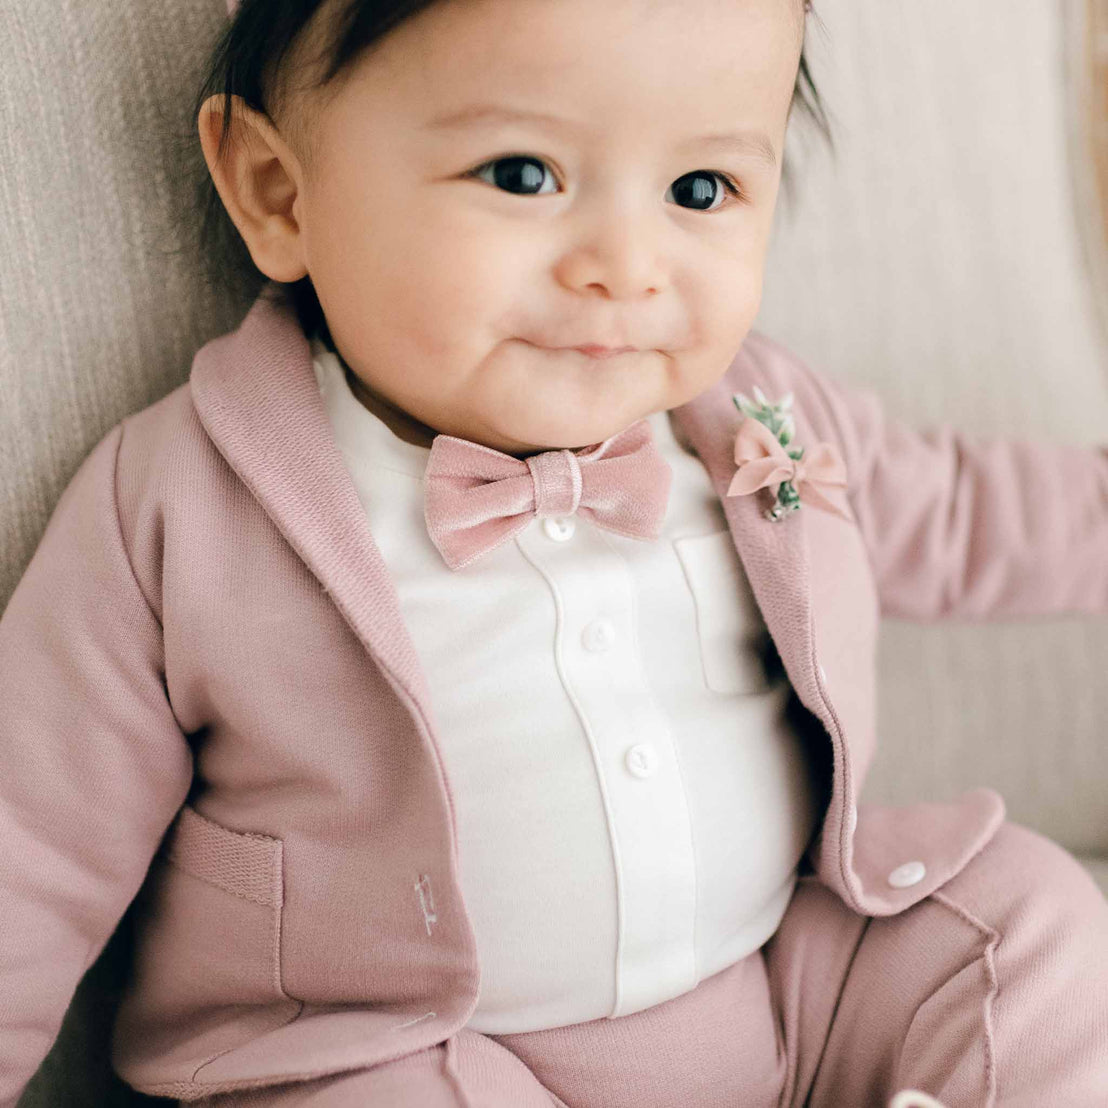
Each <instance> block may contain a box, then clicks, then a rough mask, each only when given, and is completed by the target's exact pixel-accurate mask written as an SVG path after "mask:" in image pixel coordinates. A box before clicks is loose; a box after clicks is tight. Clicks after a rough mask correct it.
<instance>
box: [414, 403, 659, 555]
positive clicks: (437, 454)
mask: <svg viewBox="0 0 1108 1108" xmlns="http://www.w3.org/2000/svg"><path fill="white" fill-rule="evenodd" d="M672 478H673V474H672V472H671V470H670V467H669V463H668V462H667V461H666V460H665V459H664V458H663V457H662V456H661V454H660V453H659V452H658V449H657V447H656V446H655V445H654V438H653V435H652V433H651V430H650V424H649V423H647V421H646V420H645V419H640V420H639V421H638V422H637V423H633V424H632V425H631V426H630V427H628V428H626V429H625V430H623V431H620V432H619V433H618V434H616V435H612V436H611V437H610V438H607V439H605V440H604V441H603V442H602V443H599V444H597V445H594V446H586V447H582V448H581V449H580V450H546V451H543V452H542V453H541V454H534V455H532V456H531V457H529V458H515V457H513V456H512V455H511V454H504V453H502V452H501V451H499V450H494V449H492V447H489V446H483V445H481V444H480V443H475V442H470V441H469V440H468V439H461V438H456V437H455V436H453V435H436V436H435V438H434V441H433V442H432V443H431V455H430V457H429V458H428V461H427V469H426V470H425V472H424V518H425V519H426V521H427V533H428V534H429V535H430V536H431V541H432V542H433V543H434V544H435V546H437V547H438V549H439V552H440V553H441V554H442V556H443V559H444V560H445V562H446V564H447V565H448V566H450V568H451V569H461V568H462V566H465V565H468V564H469V563H470V562H472V561H473V560H474V559H475V558H477V557H479V556H480V555H481V554H483V553H485V552H486V551H488V550H492V549H493V548H494V547H497V546H500V545H501V543H505V542H507V541H508V540H509V539H510V538H511V537H512V536H513V535H514V534H516V532H518V531H520V530H522V529H523V528H524V527H526V526H527V524H528V523H529V522H530V521H531V519H532V518H533V517H534V516H540V517H546V516H568V515H572V514H573V513H575V512H576V513H577V514H579V515H581V516H584V517H585V518H587V519H590V520H592V522H594V523H595V524H596V525H597V526H598V527H604V528H606V529H607V530H609V531H616V532H618V533H619V534H621V535H628V536H630V537H632V538H651V539H653V538H657V537H658V535H659V534H660V532H661V527H662V521H663V519H664V517H665V511H666V504H667V502H668V500H669V489H670V483H671V481H672Z"/></svg>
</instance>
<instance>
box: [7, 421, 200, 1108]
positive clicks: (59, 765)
mask: <svg viewBox="0 0 1108 1108" xmlns="http://www.w3.org/2000/svg"><path fill="white" fill-rule="evenodd" d="M125 423H126V421H124V422H123V423H120V424H119V425H117V426H116V427H115V428H114V429H113V430H112V431H110V432H109V433H108V434H107V435H106V436H105V437H104V438H103V439H101V440H100V442H99V443H98V444H97V445H96V447H95V448H94V449H93V450H92V452H91V453H90V454H89V455H88V456H87V457H86V458H85V460H84V461H83V462H82V464H81V466H80V467H79V468H78V470H77V472H76V473H75V474H74V476H73V478H72V479H71V481H70V483H69V484H68V486H67V487H66V489H65V491H64V492H63V494H62V496H61V498H60V500H59V501H58V503H57V505H56V507H55V509H54V512H53V514H52V516H51V517H50V520H49V522H48V524H47V527H46V530H45V532H44V533H43V536H42V538H41V540H40V542H39V545H38V547H37V549H36V550H35V552H34V554H33V556H32V558H31V561H30V562H29V564H28V566H27V568H26V570H25V572H24V574H23V576H22V577H21V579H20V580H19V583H18V584H17V585H16V588H15V591H14V593H13V594H12V596H11V599H10V600H9V602H8V605H7V607H6V608H5V610H4V612H3V615H2V616H0V767H2V768H0V1108H14V1105H15V1104H16V1101H17V1100H18V1098H19V1095H20V1093H21V1091H22V1090H23V1088H24V1087H25V1086H26V1084H27V1082H28V1081H29V1080H30V1078H31V1077H32V1076H33V1075H34V1073H35V1071H36V1070H37V1069H38V1067H39V1065H40V1063H41V1062H42V1059H43V1058H44V1057H45V1056H46V1054H47V1053H48V1051H49V1049H50V1047H51V1045H52V1044H53V1042H54V1040H55V1038H56V1037H57V1034H58V1031H59V1028H60V1026H61V1022H62V1019H63V1017H64V1015H65V1012H66V1009H67V1007H68V1005H69V1002H70V1000H71V998H72V996H73V993H74V992H75V990H76V987H77V985H78V984H79V983H80V980H81V978H82V976H83V975H84V973H85V971H86V970H87V969H88V968H89V966H90V965H91V964H92V963H93V962H94V961H95V960H96V958H97V957H98V956H99V954H100V951H101V950H102V949H103V947H104V945H105V944H106V942H107V940H108V939H109V938H110V937H111V934H112V932H113V931H114V930H115V927H116V925H117V924H118V922H119V920H120V918H121V917H122V915H123V913H124V912H125V911H126V909H127V907H128V905H129V904H130V902H131V901H132V899H133V898H134V896H135V894H136V893H137V892H138V890H139V888H140V886H141V885H142V882H143V879H144V877H145V875H146V871H147V869H148V867H149V864H150V861H151V859H152V857H153V855H154V853H155V851H156V850H157V848H158V846H159V844H160V840H161V838H162V836H163V834H164V832H165V830H166V829H167V827H168V825H169V823H170V822H171V820H172V819H173V817H174V815H175V813H176V812H177V810H178V809H179V808H180V806H181V804H182V803H183V802H184V800H185V797H186V795H187V792H188V788H189V784H190V781H191V777H192V759H191V750H190V747H189V744H188V742H187V740H186V737H185V735H184V734H183V732H182V730H181V728H180V727H179V726H178V724H177V721H176V719H175V717H174V714H173V711H172V709H171V707H170V704H169V702H168V696H167V692H166V687H165V684H164V680H163V670H164V650H163V640H162V629H161V625H160V623H159V621H158V619H157V618H156V616H155V614H154V612H153V611H152V610H151V608H150V606H149V605H148V604H147V601H146V599H145V597H144V595H143V593H142V591H141V589H140V588H139V585H138V582H137V581H136V579H135V575H134V573H133V572H132V569H131V563H130V561H129V558H128V554H127V550H126V549H125V546H124V541H123V535H122V533H121V531H120V524H119V516H118V513H117V508H116V483H115V482H116V464H117V455H118V451H119V447H120V442H121V440H122V437H123V434H124V425H125Z"/></svg>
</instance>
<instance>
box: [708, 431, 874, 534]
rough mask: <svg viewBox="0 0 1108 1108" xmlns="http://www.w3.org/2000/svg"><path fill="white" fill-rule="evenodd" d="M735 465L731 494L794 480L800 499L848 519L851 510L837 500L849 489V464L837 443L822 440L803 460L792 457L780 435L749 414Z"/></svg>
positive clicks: (739, 437) (737, 444)
mask: <svg viewBox="0 0 1108 1108" xmlns="http://www.w3.org/2000/svg"><path fill="white" fill-rule="evenodd" d="M735 464H736V465H738V467H739V468H738V471H737V472H736V473H735V476H734V477H733V478H732V479H731V484H730V486H729V487H728V489H727V495H728V496H742V495H744V494H745V493H750V492H754V491H756V490H757V489H761V488H765V487H766V486H768V485H779V484H780V483H781V482H782V481H792V483H793V486H794V488H795V489H796V491H797V494H798V495H799V497H800V499H801V500H802V501H803V502H804V503H805V504H811V505H812V506H813V507H814V508H822V509H823V510H824V511H825V512H831V513H832V514H834V515H837V516H840V517H841V518H842V519H845V520H847V521H848V522H853V519H852V517H851V515H850V513H849V509H848V508H846V507H845V506H840V505H839V504H835V503H833V501H832V500H831V499H830V498H829V497H830V496H834V497H835V499H839V493H838V491H837V490H840V489H845V488H846V464H845V463H844V462H843V459H842V455H841V454H840V453H839V451H838V449H837V448H836V447H835V445H834V444H833V443H830V442H819V443H816V445H815V448H814V449H813V450H812V452H811V453H810V454H808V453H807V452H805V456H804V457H802V458H801V459H800V460H799V461H797V459H795V458H791V457H789V454H788V452H787V451H786V450H785V448H784V447H783V446H782V445H781V443H780V442H779V441H778V439H777V436H776V435H775V434H774V433H773V432H772V431H771V430H770V429H769V428H768V427H767V426H766V425H765V424H764V423H760V422H759V421H758V420H756V419H753V418H752V417H750V416H747V418H746V419H744V420H743V421H742V423H741V424H740V425H739V433H738V434H737V435H736V436H735Z"/></svg>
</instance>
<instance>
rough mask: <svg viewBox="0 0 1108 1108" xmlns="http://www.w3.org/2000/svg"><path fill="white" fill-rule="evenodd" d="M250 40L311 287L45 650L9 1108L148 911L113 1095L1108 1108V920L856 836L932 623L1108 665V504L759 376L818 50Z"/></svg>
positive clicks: (255, 174) (231, 164)
mask: <svg viewBox="0 0 1108 1108" xmlns="http://www.w3.org/2000/svg"><path fill="white" fill-rule="evenodd" d="M232 14H233V18H232V22H231V23H230V25H229V27H228V29H227V33H226V35H225V36H224V38H223V39H222V40H221V42H220V43H219V46H218V48H217V51H216V53H215V55H214V56H213V58H212V62H211V72H210V74H209V76H208V79H207V81H206V83H205V87H204V90H203V93H202V96H201V98H199V99H198V112H197V115H198V130H199V138H200V143H201V146H202V149H203V154H204V158H205V161H206V165H207V167H208V170H209V171H210V176H211V182H212V186H213V188H214V189H215V190H216V191H217V194H218V203H219V205H221V208H222V209H225V212H226V215H227V217H229V219H230V221H232V223H233V227H234V229H235V231H236V232H237V234H238V235H239V236H241V244H242V246H243V247H244V248H245V250H246V251H248V253H249V266H250V267H251V272H252V273H253V274H255V275H256V276H258V277H259V279H261V280H264V281H266V282H267V283H266V285H265V287H264V288H263V289H262V291H261V294H260V295H259V296H258V297H257V299H256V301H255V303H254V305H253V307H252V308H251V310H250V312H249V314H248V315H247V316H246V318H245V319H244V320H243V322H242V324H241V325H240V326H239V328H238V329H237V330H235V331H234V332H232V333H230V334H227V335H223V336H220V337H219V338H217V339H214V340H212V341H211V342H209V343H208V344H207V345H205V346H204V347H203V348H202V349H201V350H200V351H199V352H198V353H197V355H196V357H195V359H194V362H193V366H192V372H191V374H190V378H189V381H188V382H187V383H186V384H184V385H182V386H181V387H179V388H177V389H175V390H174V391H173V392H172V393H170V394H169V395H168V396H166V397H163V398H162V399H161V400H159V401H158V402H157V403H155V404H153V405H151V406H150V407H148V408H146V409H144V410H143V411H141V412H138V413H135V414H133V415H130V416H128V417H127V418H126V419H124V420H123V421H122V422H121V423H120V424H118V425H117V426H116V427H114V428H113V429H112V431H110V432H109V433H108V434H107V435H106V436H104V438H103V439H102V440H101V441H100V442H99V443H98V444H97V446H96V447H95V448H94V449H93V451H92V452H91V453H90V454H89V456H88V457H87V458H86V459H85V461H84V462H83V463H82V466H81V468H80V469H79V470H78V472H77V474H76V475H75V476H74V478H73V480H72V481H71V483H70V485H69V486H68V487H67V489H66V491H65V493H64V494H63V496H62V498H61V500H60V501H59V503H58V505H57V507H56V509H55V511H54V514H53V516H52V518H51V520H50V524H49V525H48V527H47V530H46V532H45V534H44V535H43V538H42V541H41V543H40V545H39V548H38V549H37V550H36V552H35V555H34V557H33V558H32V561H31V563H30V564H29V566H28V567H27V570H26V573H25V574H24V576H23V578H22V579H21V580H20V583H19V585H18V586H17V588H16V591H15V593H14V594H13V596H12V598H11V601H10V603H9V605H8V607H7V609H6V610H5V612H4V614H3V618H2V619H0V740H2V741H3V743H4V754H3V756H4V767H5V769H4V774H3V780H2V783H0V790H2V792H0V800H2V804H0V835H2V838H0V845H2V847H3V849H2V850H0V856H2V857H3V864H2V867H0V904H2V905H3V908H2V909H0V922H2V924H3V926H2V927H0V972H2V975H3V976H2V978H0V996H2V997H3V1000H4V1003H3V1008H2V1010H0V1011H2V1015H0V1108H10V1106H14V1105H15V1103H16V1100H17V1098H18V1096H19V1094H20V1091H21V1090H22V1089H23V1087H24V1086H25V1084H26V1082H27V1081H28V1080H29V1078H30V1077H31V1076H32V1075H33V1073H34V1072H35V1070H36V1068H37V1066H38V1065H39V1063H40V1062H41V1060H42V1058H43V1056H44V1055H45V1054H46V1052H47V1051H48V1049H49V1047H50V1044H51V1042H52V1041H53V1039H54V1037H55V1036H56V1034H57V1031H58V1028H59V1025H60V1023H61V1020H62V1017H63V1015H64V1013H65V1010H66V1006H67V1004H68V1003H69V1000H70V998H71V996H72V994H73V991H74V989H75V987H76V985H77V983H78V982H79V981H80V979H81V977H82V975H83V974H84V972H85V970H86V969H87V968H88V966H89V965H90V964H91V963H92V962H93V961H94V960H95V959H96V958H97V956H98V955H99V953H100V951H101V950H102V948H103V946H104V943H105V942H106V940H107V939H108V937H109V936H110V935H111V934H112V932H113V930H114V929H115V928H116V926H117V924H118V923H119V920H120V918H121V916H122V915H123V913H124V912H125V911H126V910H127V908H128V906H129V905H131V903H132V902H135V927H136V931H135V951H134V962H133V967H132V972H131V974H130V977H129V979H128V981H127V985H126V990H125V992H124V995H123V997H122V1001H121V1004H120V1006H119V1010H118V1014H117V1018H116V1022H115V1025H114V1031H113V1038H112V1062H113V1065H114V1067H115V1069H116V1070H117V1071H118V1073H119V1074H120V1075H121V1076H122V1077H123V1078H124V1079H125V1080H126V1081H127V1082H128V1083H129V1084H130V1085H132V1086H133V1087H134V1088H136V1089H138V1090H140V1091H142V1092H145V1093H149V1094H152V1095H156V1096H161V1097H168V1098H171V1099H176V1100H179V1101H180V1102H182V1103H185V1102H188V1103H196V1104H205V1105H212V1106H216V1108H233V1106H237V1105H251V1106H266V1108H269V1106H273V1108H285V1106H289V1108H291V1106H293V1105H297V1106H301V1105H311V1106H313V1108H355V1106H357V1108H400V1106H405V1108H407V1106H410V1108H435V1106H439V1105H441V1106H446V1105H457V1106H469V1108H477V1106H482V1108H531V1106H534V1108H539V1106H549V1105H560V1106H562V1108H632V1106H633V1108H675V1106H680V1108H721V1106H739V1105H741V1106H743V1108H785V1106H796V1108H800V1106H801V1105H809V1106H814V1108H863V1106H871V1105H872V1106H879V1108H885V1106H886V1105H888V1106H891V1108H913V1106H914V1108H922V1106H925V1105H931V1106H934V1105H941V1106H946V1108H985V1106H989V1108H1016V1106H1021V1108H1026V1106H1032V1105H1035V1106H1041V1105H1045V1104H1059V1105H1061V1104H1065V1105H1072V1106H1075V1108H1076V1106H1084V1105H1088V1106H1090V1108H1091V1106H1093V1105H1102V1104H1104V1103H1105V1102H1106V1099H1108V1047H1106V1046H1105V1043H1106V1042H1108V961H1106V959H1105V957H1104V955H1105V951H1106V950H1108V903H1106V902H1105V899H1104V897H1103V896H1102V895H1101V894H1100V892H1099V891H1098V890H1097V888H1096V886H1095V885H1094V883H1093V882H1092V880H1091V878H1090V877H1089V876H1088V875H1087V874H1086V873H1085V871H1084V870H1083V869H1082V867H1081V866H1080V865H1079V864H1078V863H1077V861H1076V860H1075V859H1074V858H1073V857H1072V856H1071V855H1070V854H1068V853H1067V852H1066V851H1065V850H1063V849H1062V848H1061V847H1060V846H1058V845H1057V844H1055V843H1052V842H1050V841H1049V840H1047V839H1045V838H1043V837H1042V836H1040V835H1038V834H1037V833H1035V832H1033V831H1031V830H1029V829H1027V828H1023V827H1021V826H1019V825H1017V824H1014V823H1011V822H1009V821H1006V820H1005V819H1004V805H1003V801H1002V799H1001V798H1000V796H999V795H998V794H997V793H995V792H994V791H993V790H991V789H988V788H981V789H974V790H972V791H970V792H969V793H967V794H965V795H964V796H962V797H960V798H959V799H958V800H957V801H954V802H951V803H948V804H935V803H930V804H917V805H913V806H910V807H908V808H888V807H879V806H873V805H859V804H858V803H857V797H858V795H859V793H860V791H861V787H862V782H863V780H864V776H865V772H866V768H867V766H868V765H869V762H870V760H871V758H872V756H873V748H874V744H875V725H874V718H873V717H874V681H875V675H874V650H875V644H876V639H877V628H878V623H879V619H880V616H881V615H884V614H888V615H899V616H905V617H910V618H918V619H934V618H940V617H955V616H958V617H966V616H974V617H982V616H998V617H999V616H1013V615H1023V614H1033V613H1044V614H1045V613H1057V612H1066V611H1068V612H1075V613H1077V612H1081V613H1087V614H1094V613H1095V614H1104V613H1105V612H1108V582H1106V580H1105V573H1104V565H1105V564H1106V562H1108V497H1106V496H1105V489H1106V487H1108V451H1106V450H1102V449H1093V450H1083V449H1079V448H1077V447H1071V446H1062V445H1048V444H1045V443H1028V442H1014V441H1013V442H1004V443H994V444H992V445H991V446H989V447H988V449H986V447H985V445H984V444H981V443H974V442H972V441H968V440H967V439H965V438H964V437H962V436H961V435H959V434H957V433H955V432H954V431H952V430H951V429H950V428H942V429H939V430H938V431H937V432H936V433H934V434H932V435H930V436H924V435H922V434H920V433H917V432H915V431H913V430H912V429H911V428H908V427H906V426H904V425H902V424H898V423H895V422H894V421H892V420H890V419H887V418H886V417H885V416H884V414H883V413H882V411H881V407H880V405H879V403H878V401H877V398H876V396H875V395H874V394H873V393H871V392H869V391H865V390H853V389H848V388H846V387H845V386H844V385H842V384H841V383H838V382H835V381H832V380H830V379H829V378H827V377H825V376H822V375H819V374H817V373H815V372H813V371H812V370H811V369H809V368H808V367H807V366H805V365H804V364H803V363H802V362H801V361H800V360H799V359H798V358H796V357H795V356H794V355H792V354H790V353H789V351H787V350H786V349H785V348H784V347H782V346H781V345H780V344H778V343H776V342H774V341H773V340H772V339H770V338H768V337H767V336H765V335H762V334H759V333H758V332H755V331H752V330H751V327H752V323H753V320H754V318H755V316H756V315H757V312H758V308H759V303H760V299H761V288H762V277H763V270H764V265H765V259H766V252H767V247H768V243H769V239H770V232H771V228H772V223H773V215H774V210H775V206H776V200H777V196H778V191H779V186H780V184H781V181H782V171H783V168H784V167H783V154H784V146H785V134H786V126H787V123H788V121H789V119H790V116H791V114H792V107H793V105H794V103H798V102H802V100H801V83H800V82H801V78H803V77H805V76H806V75H807V69H806V65H805V62H804V57H803V42H804V30H805V22H806V9H805V7H804V6H803V3H802V0H603V2H600V0H406V2H404V0H377V2H373V3H370V2H369V0H323V2H322V3H321V2H319V0H288V2H286V3H283V4H279V5H278V4H274V3H273V2H272V0H243V4H242V6H241V8H239V9H237V10H236V11H234V12H233V13H232ZM247 276H249V275H247ZM1031 503H1034V504H1035V505H1036V508H1035V511H1034V512H1032V511H1030V510H1029V507H1028V506H1029V505H1030V504H1031Z"/></svg>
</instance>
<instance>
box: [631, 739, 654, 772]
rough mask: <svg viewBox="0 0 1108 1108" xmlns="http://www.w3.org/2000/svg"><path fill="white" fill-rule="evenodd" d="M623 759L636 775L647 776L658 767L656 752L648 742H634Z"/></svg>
mask: <svg viewBox="0 0 1108 1108" xmlns="http://www.w3.org/2000/svg"><path fill="white" fill-rule="evenodd" d="M624 761H626V763H627V768H628V769H629V770H630V771H631V772H632V773H633V774H634V775H635V776H636V777H649V776H650V775H651V774H652V773H653V772H654V771H655V770H656V769H657V768H658V752H657V751H656V750H655V749H654V747H652V746H651V745H650V743H636V744H635V745H634V746H633V747H631V748H630V750H628V751H627V756H626V758H625V759H624Z"/></svg>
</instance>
